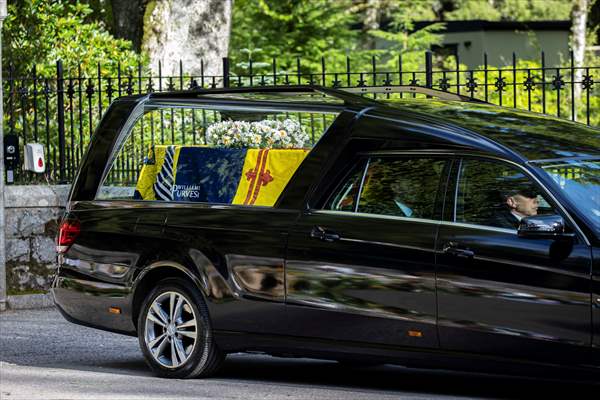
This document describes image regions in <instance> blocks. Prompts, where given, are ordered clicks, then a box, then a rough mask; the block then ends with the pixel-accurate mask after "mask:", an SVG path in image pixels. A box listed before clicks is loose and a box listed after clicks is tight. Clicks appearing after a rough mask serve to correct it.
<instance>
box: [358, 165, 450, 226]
mask: <svg viewBox="0 0 600 400" xmlns="http://www.w3.org/2000/svg"><path fill="white" fill-rule="evenodd" d="M444 165H445V161H444V160H440V159H430V158H406V157H403V158H396V157H374V158H371V159H370V160H369V166H368V168H367V173H366V175H365V179H364V183H363V187H362V191H361V194H360V200H359V202H358V212H361V213H369V214H380V215H392V216H397V217H408V218H423V219H433V214H434V205H435V199H436V195H437V192H438V187H439V183H440V177H441V175H442V171H443V169H444Z"/></svg>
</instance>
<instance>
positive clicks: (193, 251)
mask: <svg viewBox="0 0 600 400" xmlns="http://www.w3.org/2000/svg"><path fill="white" fill-rule="evenodd" d="M371 89H372V90H370V89H369V88H361V89H357V91H359V92H360V91H362V92H377V91H379V92H383V93H384V94H379V95H378V97H379V99H372V98H366V97H365V96H361V95H357V94H352V93H348V92H344V91H341V90H333V89H325V88H320V87H307V86H298V87H286V88H245V89H244V88H240V89H222V90H219V89H214V90H202V91H193V92H173V93H153V94H149V95H140V96H132V97H124V98H120V99H118V100H116V101H115V102H113V104H112V105H111V106H110V108H109V109H108V111H107V112H106V114H105V115H104V117H103V119H102V121H101V123H100V125H99V127H98V129H97V131H96V133H95V135H94V136H93V138H92V141H91V145H90V146H89V149H88V151H87V153H86V155H85V157H84V159H83V161H82V163H81V166H80V168H79V171H78V174H77V177H76V180H75V182H74V184H73V187H72V190H71V194H70V198H69V202H68V205H67V210H66V213H65V215H64V217H63V219H62V222H61V224H60V232H59V235H58V238H57V250H58V252H59V269H58V272H57V276H56V279H55V282H54V285H53V293H54V297H55V301H56V305H57V307H58V308H59V310H60V311H61V313H62V314H63V315H64V316H65V318H67V319H68V320H69V321H72V322H75V323H78V324H83V325H87V326H91V327H95V328H99V329H105V330H109V331H113V332H120V333H124V334H128V335H137V336H138V338H139V343H140V346H141V349H142V352H143V353H144V356H145V358H146V360H147V362H148V364H149V365H150V367H151V368H152V369H153V370H154V371H155V372H156V373H158V374H159V375H161V376H165V377H172V378H189V377H194V376H207V375H209V374H211V373H213V372H214V371H215V370H216V369H217V368H218V367H219V365H220V364H222V362H223V360H224V358H225V355H226V354H227V353H232V352H243V351H260V352H264V353H267V354H272V355H274V356H298V357H302V356H309V357H317V358H323V359H331V360H340V361H350V362H355V363H359V364H360V363H365V364H370V363H377V362H378V363H397V364H404V365H409V366H419V367H434V368H440V367H443V368H452V367H456V368H465V367H470V368H475V369H478V370H481V369H482V368H483V367H484V366H486V365H489V366H491V365H495V366H498V365H500V366H501V368H504V367H506V366H509V365H510V366H514V365H521V366H527V367H530V366H535V367H536V369H537V368H538V367H542V366H550V367H552V366H562V367H566V368H569V369H574V370H578V371H598V370H599V369H600V133H599V131H598V130H596V129H592V128H588V127H586V126H583V125H581V124H577V123H571V122H567V121H564V120H559V119H556V118H552V117H549V116H545V115H540V114H533V113H528V112H523V111H517V110H514V109H507V108H502V107H496V106H492V105H488V104H482V103H479V102H474V101H468V99H466V98H462V97H459V96H454V95H449V94H443V93H436V92H434V91H427V90H425V91H424V93H426V94H427V95H428V97H427V98H423V99H412V95H409V97H411V98H404V99H398V97H399V96H397V94H396V95H391V94H392V93H393V92H400V91H402V88H379V89H373V88H371ZM409 89H410V90H412V91H413V92H414V91H419V90H418V89H414V88H409ZM433 96H436V97H442V99H441V100H440V99H434V98H433ZM405 97H407V96H406V95H405ZM388 98H389V99H388ZM380 99H381V100H380ZM313 144H314V146H313ZM311 147H312V148H311ZM465 361H466V362H465Z"/></svg>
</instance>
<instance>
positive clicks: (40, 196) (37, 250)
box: [4, 185, 69, 292]
mask: <svg viewBox="0 0 600 400" xmlns="http://www.w3.org/2000/svg"><path fill="white" fill-rule="evenodd" d="M68 192H69V186H68V185H53V186H33V185H32V186H11V185H7V186H5V194H4V198H5V206H6V209H5V213H6V214H5V222H6V226H5V227H4V229H5V232H6V284H7V289H8V291H9V292H21V291H27V290H47V289H48V288H49V287H50V285H51V284H52V277H53V274H54V271H55V269H56V251H55V250H56V245H55V243H54V240H55V237H56V232H57V229H58V221H59V219H60V217H61V215H62V213H63V211H64V206H65V203H66V199H67V195H68Z"/></svg>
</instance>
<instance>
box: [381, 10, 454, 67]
mask: <svg viewBox="0 0 600 400" xmlns="http://www.w3.org/2000/svg"><path fill="white" fill-rule="evenodd" d="M436 2H437V0H406V1H403V2H401V3H397V5H396V7H395V8H394V9H393V10H392V13H391V23H390V25H389V28H388V30H386V31H384V30H375V31H371V32H369V34H371V35H373V36H375V37H377V38H379V39H382V40H384V41H385V42H386V44H385V49H382V50H379V51H378V53H379V55H380V56H381V58H382V59H383V60H384V61H386V63H385V67H386V68H393V67H394V66H395V63H396V57H395V56H397V55H398V54H402V58H403V63H404V64H405V66H406V67H407V68H413V69H417V68H419V65H420V64H421V63H422V61H423V54H424V52H425V51H427V50H429V49H431V47H432V46H433V45H436V44H440V43H441V41H442V34H441V33H440V31H441V30H442V29H443V28H444V24H443V23H434V24H431V25H428V26H426V27H424V28H421V29H418V30H416V29H415V21H416V20H430V21H431V20H433V19H434V18H435V13H434V7H435V4H436Z"/></svg>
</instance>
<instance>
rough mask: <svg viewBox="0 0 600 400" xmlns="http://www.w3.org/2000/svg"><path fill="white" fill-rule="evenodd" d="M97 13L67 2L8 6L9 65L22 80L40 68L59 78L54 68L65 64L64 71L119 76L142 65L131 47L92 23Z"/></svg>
mask: <svg viewBox="0 0 600 400" xmlns="http://www.w3.org/2000/svg"><path fill="white" fill-rule="evenodd" d="M91 13H92V9H91V8H90V7H89V6H88V5H86V4H83V3H80V2H69V1H65V0H56V1H49V0H15V1H13V2H11V3H10V4H9V5H8V16H7V18H6V20H5V21H4V27H3V40H2V46H3V49H2V53H3V57H4V64H5V65H8V64H12V65H13V66H14V68H15V72H16V74H17V75H23V74H25V73H27V72H28V71H31V69H32V68H33V66H34V65H36V66H37V70H38V73H39V74H40V75H41V76H47V77H50V76H52V75H53V74H55V73H56V67H55V63H56V61H58V60H62V61H63V65H64V68H65V71H69V70H72V71H75V70H76V68H77V67H78V65H81V67H82V71H83V73H84V74H86V73H89V74H93V73H95V72H96V64H97V63H98V62H100V63H101V64H102V67H103V72H106V73H115V72H116V69H117V64H118V63H119V62H120V63H121V65H122V67H123V68H124V69H127V68H128V67H131V68H133V67H135V66H136V65H137V64H138V62H141V61H143V60H140V58H139V56H138V55H136V54H135V52H133V51H132V47H131V43H130V42H128V41H125V40H122V39H115V38H114V37H112V36H111V35H110V34H109V33H108V31H107V30H106V29H105V28H104V27H103V25H102V24H100V23H99V22H87V18H88V16H89V15H90V14H91Z"/></svg>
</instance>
